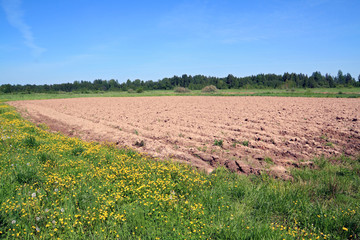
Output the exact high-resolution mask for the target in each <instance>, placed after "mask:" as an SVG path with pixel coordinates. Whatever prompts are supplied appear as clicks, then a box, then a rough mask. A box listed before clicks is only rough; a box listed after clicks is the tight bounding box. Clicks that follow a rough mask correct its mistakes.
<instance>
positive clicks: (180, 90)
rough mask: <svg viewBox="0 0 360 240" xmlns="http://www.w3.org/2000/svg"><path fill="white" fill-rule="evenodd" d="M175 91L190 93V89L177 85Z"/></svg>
mask: <svg viewBox="0 0 360 240" xmlns="http://www.w3.org/2000/svg"><path fill="white" fill-rule="evenodd" d="M174 92H176V93H189V92H190V90H189V89H187V88H184V87H175V88H174Z"/></svg>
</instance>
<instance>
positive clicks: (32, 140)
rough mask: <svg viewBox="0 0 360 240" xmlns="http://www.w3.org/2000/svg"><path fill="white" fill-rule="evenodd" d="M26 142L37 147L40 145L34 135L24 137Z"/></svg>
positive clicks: (28, 145)
mask: <svg viewBox="0 0 360 240" xmlns="http://www.w3.org/2000/svg"><path fill="white" fill-rule="evenodd" d="M24 144H25V146H27V147H37V146H38V145H39V143H38V142H37V141H36V139H35V137H34V136H31V135H30V136H26V137H25V138H24Z"/></svg>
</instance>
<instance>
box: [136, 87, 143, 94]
mask: <svg viewBox="0 0 360 240" xmlns="http://www.w3.org/2000/svg"><path fill="white" fill-rule="evenodd" d="M136 92H137V93H142V92H144V89H143V88H141V87H139V88H138V89H136Z"/></svg>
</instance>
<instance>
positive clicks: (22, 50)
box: [0, 0, 360, 85]
mask: <svg viewBox="0 0 360 240" xmlns="http://www.w3.org/2000/svg"><path fill="white" fill-rule="evenodd" d="M359 8H360V2H358V1H355V0H349V1H346V2H343V1H338V0H316V1H310V0H303V1H280V0H271V1H265V0H258V1H251V2H238V1H234V0H229V1H219V0H217V1H210V2H209V1H203V0H198V1H190V0H184V1H179V2H167V1H153V2H147V1H134V2H131V3H127V2H126V3H124V2H118V1H115V0H108V1H104V2H101V3H100V2H92V3H91V4H89V3H88V2H87V1H85V0H79V1H76V2H73V1H69V0H64V1H61V2H48V1H44V0H43V1H36V2H31V3H30V2H26V1H22V0H1V2H0V19H1V21H0V31H1V32H2V36H3V37H2V38H1V39H0V61H1V62H0V71H1V72H2V75H1V77H0V85H2V84H13V85H16V84H20V85H27V84H31V85H34V84H35V85H44V84H48V85H51V84H61V83H72V82H74V81H90V82H92V81H94V80H96V79H103V80H110V79H115V80H117V81H118V82H119V83H122V82H126V81H127V79H130V80H132V81H133V80H135V79H140V80H143V81H148V80H153V81H158V80H161V79H163V78H166V77H172V76H181V75H182V74H187V75H192V76H195V75H204V76H214V77H219V78H220V77H226V76H227V75H228V74H232V75H234V76H236V77H246V76H252V75H258V74H276V75H281V74H284V73H286V72H288V73H297V74H300V73H302V74H306V75H308V76H311V74H312V73H313V72H316V71H318V72H320V73H321V74H323V75H325V74H326V73H327V74H330V75H331V76H336V75H337V72H338V71H339V70H341V71H342V72H343V73H344V74H346V73H350V74H351V76H352V77H353V78H355V80H356V81H357V80H358V76H359V74H360V72H359V71H360V70H359V68H358V66H360V57H359V56H360V47H359V46H358V43H359V42H360V16H359V15H358V14H357V10H358V9H359Z"/></svg>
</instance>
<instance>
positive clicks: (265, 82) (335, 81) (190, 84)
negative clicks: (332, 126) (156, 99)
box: [0, 70, 360, 93]
mask: <svg viewBox="0 0 360 240" xmlns="http://www.w3.org/2000/svg"><path fill="white" fill-rule="evenodd" d="M208 85H214V86H216V87H217V88H218V89H265V88H266V89H295V88H318V87H321V88H336V87H360V75H359V76H358V79H357V80H355V78H353V77H352V76H351V74H349V73H347V74H343V72H342V71H341V70H339V71H338V74H337V75H336V76H331V75H330V74H325V75H322V74H321V73H320V72H318V71H317V72H314V73H313V74H312V75H311V76H308V75H306V74H302V73H300V74H297V73H287V72H286V73H284V74H282V75H277V74H258V75H252V76H246V77H236V76H233V75H232V74H229V75H228V76H226V77H211V76H204V75H194V76H191V75H187V74H183V75H182V76H181V77H180V76H173V77H170V78H163V79H161V80H158V81H153V80H147V81H143V80H140V79H135V80H133V81H131V80H130V79H128V80H127V81H126V82H122V83H119V81H118V80H115V79H110V80H102V79H96V80H94V81H93V82H91V81H74V82H73V83H61V84H44V85H31V84H27V85H20V84H17V85H13V84H3V85H1V86H0V92H1V93H49V92H82V93H85V92H89V91H129V90H139V89H140V90H141V91H142V90H146V91H147V90H171V89H173V88H174V87H177V86H179V87H184V88H188V89H190V90H199V89H202V88H203V87H205V86H208Z"/></svg>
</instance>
